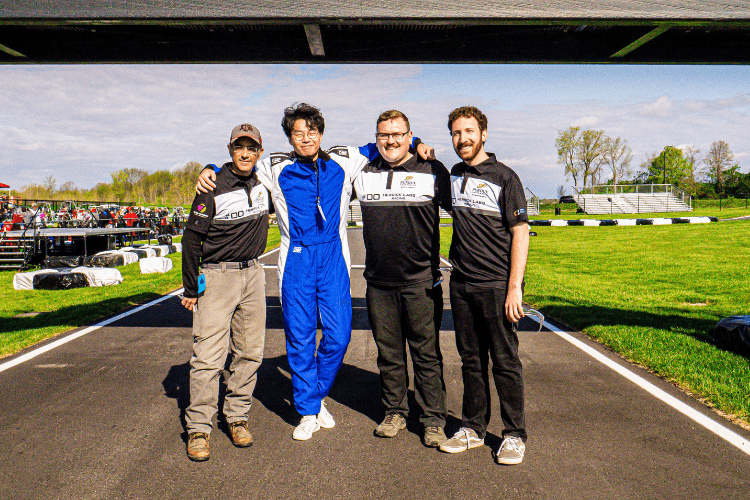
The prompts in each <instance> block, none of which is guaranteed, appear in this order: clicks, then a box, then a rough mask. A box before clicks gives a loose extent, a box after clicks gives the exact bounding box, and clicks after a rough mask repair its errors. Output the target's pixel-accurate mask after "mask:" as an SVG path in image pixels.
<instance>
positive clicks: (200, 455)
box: [187, 432, 210, 462]
mask: <svg viewBox="0 0 750 500" xmlns="http://www.w3.org/2000/svg"><path fill="white" fill-rule="evenodd" d="M209 437H210V436H209V435H208V434H206V433H205V432H191V433H190V434H189V435H188V443H187V456H188V458H189V459H190V460H193V461H195V462H205V461H206V460H208V457H209V452H208V439H209Z"/></svg>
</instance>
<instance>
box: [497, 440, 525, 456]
mask: <svg viewBox="0 0 750 500" xmlns="http://www.w3.org/2000/svg"><path fill="white" fill-rule="evenodd" d="M520 443H522V441H521V440H520V439H519V438H517V437H513V436H510V437H507V438H505V439H504V440H503V443H502V444H501V445H500V451H502V450H507V449H511V450H513V451H516V452H518V453H521V446H520Z"/></svg>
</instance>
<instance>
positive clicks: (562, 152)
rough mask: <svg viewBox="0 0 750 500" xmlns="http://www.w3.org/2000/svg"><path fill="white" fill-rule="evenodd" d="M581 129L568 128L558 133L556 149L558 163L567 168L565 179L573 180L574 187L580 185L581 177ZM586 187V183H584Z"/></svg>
mask: <svg viewBox="0 0 750 500" xmlns="http://www.w3.org/2000/svg"><path fill="white" fill-rule="evenodd" d="M580 132H581V127H568V128H567V129H566V130H560V131H558V132H557V139H556V140H555V147H557V163H559V164H560V165H564V166H565V178H566V179H569V178H570V177H572V178H573V185H575V186H577V185H578V177H579V175H581V171H580V165H579V163H578V142H579V135H580ZM584 185H585V183H584Z"/></svg>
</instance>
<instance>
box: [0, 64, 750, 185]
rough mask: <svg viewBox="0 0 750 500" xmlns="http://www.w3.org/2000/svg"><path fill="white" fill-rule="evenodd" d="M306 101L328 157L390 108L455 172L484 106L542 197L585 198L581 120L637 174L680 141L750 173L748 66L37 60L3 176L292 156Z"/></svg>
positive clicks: (503, 150)
mask: <svg viewBox="0 0 750 500" xmlns="http://www.w3.org/2000/svg"><path fill="white" fill-rule="evenodd" d="M294 102H308V103H310V104H314V105H316V106H318V107H319V108H320V109H321V110H322V112H323V115H324V116H325V118H326V133H325V136H324V139H323V145H324V147H331V146H335V145H339V144H347V145H360V144H364V143H365V142H369V141H371V140H373V138H374V131H375V120H376V118H377V116H378V114H379V113H380V112H382V111H385V110H387V109H393V108H395V109H400V110H401V111H403V112H404V113H406V114H407V115H408V116H409V118H410V120H411V123H412V128H413V129H414V131H415V133H416V134H417V135H418V136H420V137H421V138H422V139H423V140H424V141H425V142H427V143H428V144H431V145H433V146H434V147H435V148H436V151H437V154H438V158H439V159H440V160H441V161H443V163H445V165H446V166H448V167H449V168H450V166H451V165H453V164H454V163H455V162H456V161H458V159H457V157H456V156H455V153H454V152H453V150H452V147H451V144H450V138H449V135H448V130H447V127H446V121H447V115H448V113H449V112H450V111H451V110H452V109H453V108H455V107H457V106H461V105H466V104H473V105H476V106H478V107H479V108H480V109H482V110H483V111H484V112H485V113H486V114H487V116H488V118H489V139H488V141H487V146H486V147H487V150H488V151H491V152H494V153H496V154H497V156H498V157H499V158H500V159H501V161H503V162H505V163H506V164H507V165H509V166H510V167H512V168H513V169H515V170H516V171H517V172H518V174H519V175H520V177H521V180H522V181H523V182H524V184H525V185H526V186H527V187H529V188H530V189H531V190H532V191H533V192H535V193H536V194H538V195H540V196H543V197H554V196H555V193H556V191H557V187H558V186H560V185H563V186H565V188H566V191H567V192H568V193H569V192H570V186H571V185H572V180H566V179H565V176H564V175H563V169H562V167H561V166H560V165H558V164H557V156H556V152H555V147H554V142H555V137H556V135H557V132H558V131H559V130H563V129H565V128H567V127H568V126H570V125H581V126H583V127H584V128H596V129H603V130H605V132H606V133H607V134H608V135H610V136H612V137H617V136H620V137H623V138H624V139H627V141H628V143H629V145H630V147H631V148H632V149H633V154H634V160H633V164H634V166H635V167H638V166H639V165H640V164H641V162H643V161H644V160H645V159H646V157H647V156H648V155H649V154H651V153H655V152H658V151H660V150H661V149H662V148H663V147H664V146H666V145H673V146H677V147H681V146H691V147H694V148H699V149H700V150H701V151H702V152H703V153H705V152H706V151H707V150H708V147H709V146H710V144H711V143H712V142H713V141H716V140H725V141H727V142H728V143H729V146H730V148H731V149H732V151H733V152H734V154H735V160H736V161H737V162H738V163H739V164H740V166H741V171H743V172H747V171H748V165H750V138H748V137H747V135H748V134H747V133H746V131H747V130H750V67H747V66H677V65H675V66H656V65H653V66H651V65H638V66H632V65H495V64H485V65H429V64H425V65H416V64H415V65H307V66H305V65H67V66H42V65H35V66H0V141H1V142H2V144H3V146H2V154H1V155H0V182H5V183H7V184H11V185H12V186H13V187H21V186H23V185H28V184H30V183H40V182H41V181H42V180H44V179H45V178H46V177H47V176H48V175H53V176H54V177H55V179H56V180H57V182H58V185H59V184H62V183H63V182H65V181H72V182H74V183H75V184H76V185H78V186H80V187H91V186H93V185H94V184H96V183H97V182H108V181H110V179H111V178H110V173H111V172H113V171H115V170H118V169H120V168H142V169H146V170H149V171H155V170H163V169H174V168H177V167H180V166H182V165H184V164H185V163H186V162H188V161H191V160H194V161H198V162H200V163H210V162H221V161H225V160H227V159H228V156H227V150H226V144H227V142H228V137H229V132H230V131H231V129H232V127H234V126H235V125H237V124H239V123H242V122H250V123H253V124H254V125H256V126H258V127H259V128H260V130H261V133H262V134H263V140H264V146H265V148H266V152H267V153H270V152H272V151H279V150H280V151H288V150H289V149H290V146H289V145H288V143H287V141H286V138H285V137H284V135H283V133H282V131H281V127H280V121H281V115H282V111H283V108H284V107H285V106H288V105H290V104H292V103H294ZM703 153H702V154H703Z"/></svg>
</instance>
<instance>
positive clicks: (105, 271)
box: [65, 267, 122, 286]
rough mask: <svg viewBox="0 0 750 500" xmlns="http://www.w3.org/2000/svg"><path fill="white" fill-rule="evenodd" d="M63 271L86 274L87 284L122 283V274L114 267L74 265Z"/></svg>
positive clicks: (107, 284) (106, 284)
mask: <svg viewBox="0 0 750 500" xmlns="http://www.w3.org/2000/svg"><path fill="white" fill-rule="evenodd" d="M65 272H71V273H82V274H85V275H86V279H87V280H88V281H89V286H109V285H119V284H120V283H122V274H120V271H118V270H117V269H115V268H114V267H74V268H73V269H66V270H65Z"/></svg>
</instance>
